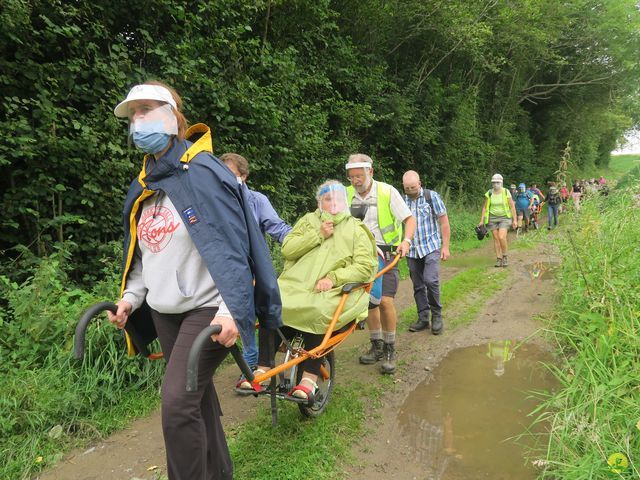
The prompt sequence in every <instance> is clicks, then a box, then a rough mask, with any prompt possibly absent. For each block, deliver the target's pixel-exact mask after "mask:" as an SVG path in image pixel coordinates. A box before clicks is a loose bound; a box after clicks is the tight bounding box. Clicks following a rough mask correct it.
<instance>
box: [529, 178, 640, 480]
mask: <svg viewBox="0 0 640 480" xmlns="http://www.w3.org/2000/svg"><path fill="white" fill-rule="evenodd" d="M637 193H638V184H636V185H635V187H634V188H633V189H632V191H626V192H617V193H615V194H614V195H610V196H609V198H608V199H603V198H600V197H593V198H592V199H590V200H588V201H587V202H586V203H585V205H584V207H583V208H582V209H581V213H580V215H579V216H576V217H575V219H574V221H573V222H572V224H571V225H569V230H568V231H567V233H566V235H564V236H562V237H560V239H559V247H560V250H561V253H562V258H563V259H564V261H563V263H562V266H561V269H560V271H559V272H558V280H559V282H560V284H561V287H562V288H561V292H562V295H561V298H560V304H559V306H558V314H557V315H555V317H554V318H553V321H552V322H551V323H550V326H549V327H548V330H549V332H550V334H551V335H553V337H554V338H555V339H556V340H557V341H558V347H559V349H560V353H561V356H562V359H563V362H562V364H561V365H560V366H559V367H558V368H554V369H553V370H554V373H555V375H556V377H557V378H558V379H559V381H560V383H561V385H562V388H561V389H560V390H559V391H557V392H556V393H555V394H553V395H552V396H551V397H550V398H549V399H548V401H547V402H546V403H545V405H543V406H542V407H541V408H540V411H541V412H543V413H542V414H541V417H540V419H541V420H542V419H544V420H545V421H548V425H550V426H552V429H551V434H550V442H549V448H548V454H547V464H546V468H545V471H544V474H543V478H563V479H567V480H571V479H583V478H606V477H608V476H612V473H611V472H610V468H609V466H608V465H607V459H608V457H609V456H610V455H611V454H613V453H622V454H624V455H625V456H626V458H627V459H628V460H629V466H628V468H626V469H623V470H621V472H620V474H619V475H615V476H616V477H617V478H638V476H639V475H640V466H639V465H640V463H639V458H638V452H639V451H640V424H638V420H640V410H639V409H638V405H639V404H640V392H639V391H638V388H637V372H638V368H639V367H640V364H639V362H638V359H639V358H640V340H639V339H640V336H638V332H639V331H640V322H639V318H640V315H639V313H640V312H639V310H638V306H639V305H640V289H639V288H638V282H637V279H638V278H639V276H640V261H639V260H638V258H639V257H638V251H637V250H638V242H637V239H638V238H640V226H639V225H640V209H638V205H637V203H634V198H633V195H634V194H637Z"/></svg>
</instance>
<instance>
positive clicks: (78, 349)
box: [73, 302, 118, 359]
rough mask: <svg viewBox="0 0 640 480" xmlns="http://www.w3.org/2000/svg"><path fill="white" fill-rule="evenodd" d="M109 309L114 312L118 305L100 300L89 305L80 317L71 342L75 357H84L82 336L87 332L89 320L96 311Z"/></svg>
mask: <svg viewBox="0 0 640 480" xmlns="http://www.w3.org/2000/svg"><path fill="white" fill-rule="evenodd" d="M106 310H109V311H110V312H111V313H116V312H117V311H118V307H117V306H116V305H115V304H113V303H111V302H100V303H96V304H95V305H92V306H90V307H89V308H88V309H87V310H86V311H85V312H84V313H83V314H82V317H80V321H79V322H78V325H77V326H76V336H75V339H74V342H73V356H74V357H75V358H77V359H81V358H82V357H84V338H85V335H86V333H87V327H88V326H89V322H90V321H91V319H92V318H93V317H95V316H96V315H97V314H98V313H101V312H104V311H106Z"/></svg>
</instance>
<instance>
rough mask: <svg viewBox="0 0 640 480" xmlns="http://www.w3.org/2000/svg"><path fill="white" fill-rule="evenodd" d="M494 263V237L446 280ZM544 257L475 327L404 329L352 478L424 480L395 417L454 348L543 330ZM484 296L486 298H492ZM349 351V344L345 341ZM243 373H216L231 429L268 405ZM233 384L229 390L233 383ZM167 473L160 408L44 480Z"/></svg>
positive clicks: (515, 274)
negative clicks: (246, 384) (240, 383)
mask: <svg viewBox="0 0 640 480" xmlns="http://www.w3.org/2000/svg"><path fill="white" fill-rule="evenodd" d="M493 261H494V259H493V253H492V248H491V245H490V242H485V244H484V245H483V247H481V248H479V249H477V250H473V251H470V252H466V253H463V254H460V255H458V256H455V257H454V258H453V259H452V261H450V262H447V263H444V264H443V269H442V275H441V278H442V281H446V280H447V279H448V278H451V277H452V276H454V275H455V274H457V273H459V272H460V271H462V270H464V269H466V268H470V267H475V266H481V265H485V266H487V267H489V266H490V265H492V263H493ZM538 261H543V262H549V261H551V262H554V261H557V258H555V257H554V256H553V254H552V253H551V251H550V249H549V248H548V247H545V246H544V245H540V246H538V247H537V248H535V249H532V250H520V251H519V250H514V251H512V252H511V253H510V262H511V266H510V267H509V279H508V281H507V282H506V287H505V288H504V289H503V290H501V291H499V292H496V294H495V295H494V296H493V297H492V298H490V299H488V300H486V304H485V305H484V307H483V309H482V310H481V312H480V314H479V315H478V316H477V318H476V319H475V320H474V321H473V322H472V323H471V324H470V325H468V326H465V327H460V328H457V329H455V330H453V331H449V330H447V328H446V327H447V315H455V311H448V310H447V306H446V305H445V306H444V309H445V310H444V315H445V332H444V334H443V335H441V336H439V337H435V336H432V335H431V334H430V333H425V332H418V333H409V332H402V331H399V332H398V334H399V335H398V340H397V350H398V355H399V359H400V361H399V366H398V370H397V372H396V374H395V375H394V388H393V391H389V392H388V393H387V394H385V396H384V399H383V402H384V407H382V409H380V410H378V411H377V412H376V415H375V419H374V417H373V415H372V417H371V419H370V425H371V428H370V433H369V434H367V436H366V437H364V438H363V439H362V442H361V443H360V444H359V445H356V446H354V449H353V453H354V458H357V459H358V465H357V466H355V467H352V468H350V469H349V471H348V472H347V473H348V478H351V479H354V480H356V479H357V480H359V479H377V478H381V479H382V478H385V479H386V478H398V479H412V478H420V477H416V475H418V473H417V472H416V473H415V475H414V473H413V472H411V471H409V470H410V469H411V468H412V467H411V465H408V464H409V463H410V462H408V459H407V458H406V455H403V441H402V438H399V433H398V432H397V431H396V429H395V427H394V425H395V422H394V421H393V419H395V416H396V414H397V411H398V408H399V406H400V405H402V403H403V401H404V399H405V398H406V397H407V395H408V394H409V393H411V391H412V390H413V389H414V388H415V386H416V385H418V384H419V383H420V382H421V381H422V380H424V379H425V378H426V377H427V376H428V375H429V371H431V370H432V369H433V368H434V367H435V366H436V365H437V364H438V362H439V361H440V360H441V359H442V358H443V357H444V356H445V355H446V354H447V352H449V351H450V350H452V349H456V348H459V347H464V346H469V345H477V344H482V343H487V342H489V341H492V340H504V339H512V340H520V339H523V338H526V337H528V336H529V335H531V334H533V333H534V332H535V331H536V330H537V329H538V328H539V325H538V324H537V323H536V322H535V320H534V317H535V315H537V314H540V313H543V312H545V311H547V310H548V309H549V308H550V307H551V305H552V296H553V289H554V287H553V282H552V281H532V280H531V276H530V275H529V272H528V267H527V266H528V265H531V264H533V263H535V262H538ZM489 271H490V270H488V272H489ZM482 301H483V302H485V299H482ZM412 302H413V290H412V287H411V282H410V281H409V280H404V281H402V282H401V286H400V289H399V292H398V296H397V297H396V307H397V309H398V311H399V312H401V311H402V310H404V309H405V308H407V307H408V306H410V305H411V304H412ZM349 344H351V345H354V346H355V348H358V349H360V350H364V346H365V344H368V336H367V333H366V331H356V333H355V334H354V335H352V338H350V339H349ZM343 348H345V349H347V348H349V347H348V345H345V346H344V347H343ZM353 356H354V355H351V357H353ZM339 358H340V354H339V353H338V359H339ZM338 374H339V376H340V378H350V377H353V378H357V379H358V380H359V381H360V382H362V383H363V384H367V383H368V381H369V379H371V381H373V380H374V379H375V378H376V377H377V376H378V375H379V373H378V371H377V369H376V368H375V367H371V366H362V365H359V364H357V361H344V362H341V361H338ZM237 376H238V372H237V369H236V368H235V367H227V368H224V369H223V370H221V371H220V372H218V373H217V374H216V377H215V382H216V386H217V388H218V395H219V397H220V402H221V404H222V409H223V412H224V417H223V423H224V425H225V428H231V427H235V426H237V425H238V424H240V423H242V422H245V421H248V420H250V419H251V418H253V417H254V416H255V411H256V408H257V407H258V406H259V405H260V403H259V402H257V401H255V399H253V398H252V397H249V398H241V397H238V396H236V395H235V394H234V393H233V392H232V390H231V388H230V387H231V386H232V385H233V384H234V383H235V381H236V379H237ZM227 386H228V388H225V387H227ZM372 413H373V412H372ZM385 420H390V421H385ZM364 445H366V448H364V447H363V446H364ZM416 468H417V467H416ZM165 471H166V470H165V459H164V445H163V440H162V431H161V428H160V415H159V411H156V412H154V413H153V414H151V415H149V416H148V417H145V418H143V419H140V420H137V421H134V422H133V423H132V424H131V425H130V426H129V427H128V428H126V429H125V430H123V431H121V432H119V433H116V434H114V435H112V436H110V437H109V438H107V439H104V440H102V441H98V442H95V443H94V444H92V445H90V446H88V447H87V448H86V449H84V450H77V451H73V452H71V453H70V454H68V455H66V456H65V457H64V459H63V460H61V461H60V463H59V464H58V465H57V466H56V467H55V468H53V469H51V470H49V471H46V472H44V473H42V474H41V475H40V476H39V477H37V478H38V479H40V480H54V479H55V480H60V479H64V480H98V479H99V480H122V479H136V480H156V479H158V478H163V473H164V472H165Z"/></svg>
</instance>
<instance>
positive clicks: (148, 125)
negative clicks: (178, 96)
mask: <svg viewBox="0 0 640 480" xmlns="http://www.w3.org/2000/svg"><path fill="white" fill-rule="evenodd" d="M149 133H165V134H167V135H177V134H178V119H177V118H176V116H175V114H174V113H173V109H172V107H171V105H169V104H167V103H165V104H164V105H160V106H159V107H155V108H154V107H151V106H150V105H149V106H147V105H146V104H142V105H138V106H137V107H136V108H135V110H133V111H132V112H130V113H129V138H132V137H133V136H134V134H149Z"/></svg>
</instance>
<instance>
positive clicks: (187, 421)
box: [151, 308, 233, 480]
mask: <svg viewBox="0 0 640 480" xmlns="http://www.w3.org/2000/svg"><path fill="white" fill-rule="evenodd" d="M216 312H217V308H201V309H196V310H192V311H190V312H186V313H181V314H166V313H159V312H156V311H152V312H151V314H152V318H153V323H154V325H155V327H156V331H157V332H158V339H159V340H160V345H161V346H162V351H163V353H164V358H165V361H166V362H167V369H166V372H165V374H164V378H163V380H162V392H161V397H162V431H163V434H164V444H165V449H166V453H167V470H168V474H169V480H230V479H232V478H233V463H232V461H231V457H230V455H229V449H228V447H227V440H226V438H225V435H224V430H223V429H222V423H221V422H220V417H221V416H222V410H221V408H220V403H219V402H218V396H217V395H216V390H215V387H214V385H213V380H212V377H213V374H214V372H215V371H216V368H218V366H219V365H220V363H222V361H223V360H224V358H225V356H226V355H227V353H228V351H227V350H226V349H225V348H224V347H222V346H221V345H220V344H218V343H214V342H211V343H210V344H207V345H206V346H205V347H204V348H203V350H202V355H201V356H200V362H199V364H198V389H197V391H196V392H187V391H186V373H187V358H188V355H189V351H190V349H191V345H192V344H193V341H194V340H195V338H196V336H197V335H198V334H199V333H200V332H201V331H202V329H203V328H205V327H207V326H208V325H209V324H210V323H211V320H212V319H213V317H214V316H215V314H216Z"/></svg>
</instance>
